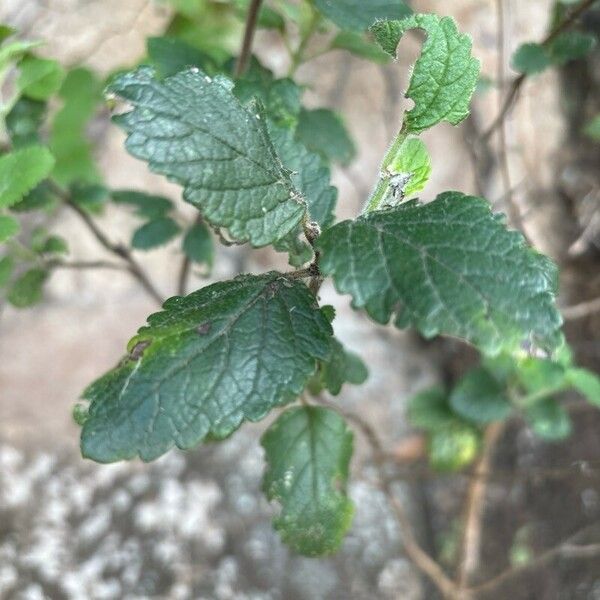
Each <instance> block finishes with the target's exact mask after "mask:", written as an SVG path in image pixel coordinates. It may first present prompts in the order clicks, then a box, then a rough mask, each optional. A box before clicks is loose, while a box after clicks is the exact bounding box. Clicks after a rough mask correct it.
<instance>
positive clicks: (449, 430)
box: [428, 422, 480, 472]
mask: <svg viewBox="0 0 600 600" xmlns="http://www.w3.org/2000/svg"><path fill="white" fill-rule="evenodd" d="M479 444H480V440H479V432H478V431H477V430H476V429H475V428H473V427H471V426H470V425H467V424H465V423H458V422H455V423H452V424H451V425H447V426H446V427H440V428H437V429H435V430H433V431H432V432H431V433H430V434H429V439H428V451H429V462H430V464H431V467H432V468H433V469H435V470H436V471H442V472H449V471H450V472H451V471H459V470H460V469H463V468H464V467H466V466H468V465H469V464H471V463H472V462H473V461H474V460H475V458H476V457H477V453H478V451H479Z"/></svg>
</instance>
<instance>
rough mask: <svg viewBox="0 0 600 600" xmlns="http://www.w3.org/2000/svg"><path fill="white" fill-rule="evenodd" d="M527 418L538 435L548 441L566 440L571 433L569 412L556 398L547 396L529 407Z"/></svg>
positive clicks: (526, 412)
mask: <svg viewBox="0 0 600 600" xmlns="http://www.w3.org/2000/svg"><path fill="white" fill-rule="evenodd" d="M525 420H526V421H527V423H528V424H529V426H530V427H531V429H532V430H533V432H534V433H535V434H536V435H538V436H539V437H541V438H542V439H545V440H548V441H560V440H564V439H565V438H567V437H569V435H570V434H571V429H572V424H571V419H570V417H569V413H568V412H567V411H566V410H565V408H564V407H563V406H561V405H560V404H559V403H558V402H557V401H556V399H554V398H546V399H545V400H541V401H540V402H536V403H535V404H533V405H532V406H530V407H528V408H527V409H526V410H525Z"/></svg>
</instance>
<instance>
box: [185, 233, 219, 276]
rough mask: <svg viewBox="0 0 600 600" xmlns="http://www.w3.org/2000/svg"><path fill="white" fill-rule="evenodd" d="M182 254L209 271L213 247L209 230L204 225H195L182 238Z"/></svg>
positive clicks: (212, 257)
mask: <svg viewBox="0 0 600 600" xmlns="http://www.w3.org/2000/svg"><path fill="white" fill-rule="evenodd" d="M183 252H184V254H185V255H186V256H187V257H188V258H189V259H190V260H191V261H192V262H195V263H198V264H204V265H206V266H208V268H209V269H210V268H211V267H212V264H213V259H214V246H213V241H212V236H211V234H210V229H209V228H208V227H207V226H206V225H205V224H204V223H195V224H194V225H193V226H192V227H190V228H189V229H188V231H187V232H186V234H185V236H184V238H183Z"/></svg>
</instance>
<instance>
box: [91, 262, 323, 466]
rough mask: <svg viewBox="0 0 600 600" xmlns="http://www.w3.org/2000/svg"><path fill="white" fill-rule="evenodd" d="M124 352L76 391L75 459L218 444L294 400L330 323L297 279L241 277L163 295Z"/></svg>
mask: <svg viewBox="0 0 600 600" xmlns="http://www.w3.org/2000/svg"><path fill="white" fill-rule="evenodd" d="M163 308H164V310H163V312H160V313H157V314H155V315H151V316H150V317H149V319H148V325H147V326H146V327H142V328H141V329H140V331H139V333H138V335H136V336H135V337H134V338H133V339H132V340H131V341H130V342H129V346H128V349H129V356H128V357H127V358H125V359H124V360H123V361H122V362H121V363H120V364H119V365H118V366H117V367H116V368H115V369H114V370H113V371H110V372H109V373H107V374H106V375H104V376H103V377H101V378H100V379H98V380H97V381H96V382H94V383H92V384H91V386H90V387H88V389H87V390H86V391H85V392H84V398H85V399H87V400H90V401H91V405H90V409H89V417H88V419H87V421H86V423H85V425H84V427H83V431H82V438H81V448H82V452H83V455H84V456H86V457H88V458H92V459H94V460H96V461H98V462H113V461H116V460H122V459H128V458H133V457H135V456H136V455H139V456H140V457H141V458H142V459H143V460H153V459H155V458H158V457H159V456H160V455H161V454H164V453H165V452H166V451H167V450H169V448H171V447H172V446H173V445H176V446H177V447H179V448H181V449H188V448H192V447H193V446H195V445H196V444H198V443H199V442H201V441H202V440H203V439H204V438H205V437H206V436H207V435H208V434H210V435H211V436H213V437H216V438H219V439H222V438H224V437H227V436H228V435H229V434H231V433H232V432H233V431H235V430H236V429H237V428H238V427H239V426H240V424H241V423H242V421H244V420H250V421H259V420H260V419H262V418H263V417H265V416H266V415H267V413H269V411H270V410H272V409H273V408H274V407H276V406H281V405H283V404H286V403H288V402H290V401H291V400H293V399H294V398H295V397H296V396H297V395H298V394H300V393H301V392H302V390H303V389H304V386H305V384H306V382H307V381H308V379H309V378H310V376H311V375H312V374H313V373H314V372H315V369H316V361H317V360H325V359H326V358H327V356H328V354H329V350H330V342H331V334H332V331H331V326H330V324H329V323H328V322H327V319H326V318H325V317H324V316H323V314H322V313H321V311H319V310H318V308H317V307H316V306H315V298H314V296H313V295H312V294H311V292H310V291H309V290H308V288H307V287H306V286H305V285H304V284H303V283H301V282H298V281H290V280H288V279H286V278H285V277H283V276H281V275H280V274H279V273H269V274H266V275H261V276H250V275H248V276H242V277H238V278H236V279H234V280H232V281H226V282H223V283H216V284H214V285H210V286H208V287H206V288H203V289H201V290H198V291H197V292H194V293H193V294H190V295H189V296H187V297H185V298H178V297H176V298H171V299H170V300H168V301H167V302H166V303H165V305H164V307H163Z"/></svg>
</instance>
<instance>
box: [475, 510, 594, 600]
mask: <svg viewBox="0 0 600 600" xmlns="http://www.w3.org/2000/svg"><path fill="white" fill-rule="evenodd" d="M594 532H597V533H599V534H600V521H596V522H595V523H592V524H591V525H587V526H585V527H583V528H582V529H580V530H579V531H577V532H575V533H574V534H572V535H571V536H569V537H568V538H567V539H565V540H563V541H562V542H560V543H559V544H558V545H556V546H554V547H553V548H550V549H549V550H546V551H545V552H542V554H540V555H539V556H538V557H536V558H534V559H533V560H532V561H531V562H529V563H527V564H525V565H523V566H520V567H513V568H510V569H507V570H506V571H503V572H502V573H500V575H496V577H493V578H492V579H490V580H488V581H486V582H485V583H483V584H481V585H478V586H476V587H474V588H471V589H470V590H469V592H470V593H471V594H473V595H474V596H475V597H477V598H479V597H480V595H481V594H486V593H490V592H492V591H494V590H497V589H498V588H499V587H500V586H501V585H504V584H505V583H507V582H508V581H510V580H511V579H515V578H516V577H518V576H519V575H522V574H523V573H526V572H527V571H531V570H533V569H537V568H538V567H541V566H542V565H544V564H546V563H548V562H550V561H551V560H552V559H554V558H556V557H559V556H563V557H566V558H589V557H590V556H595V555H596V553H597V551H598V546H599V544H591V545H589V546H576V545H575V544H577V542H578V541H579V540H581V539H582V538H584V537H587V536H588V535H589V534H590V533H594Z"/></svg>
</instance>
